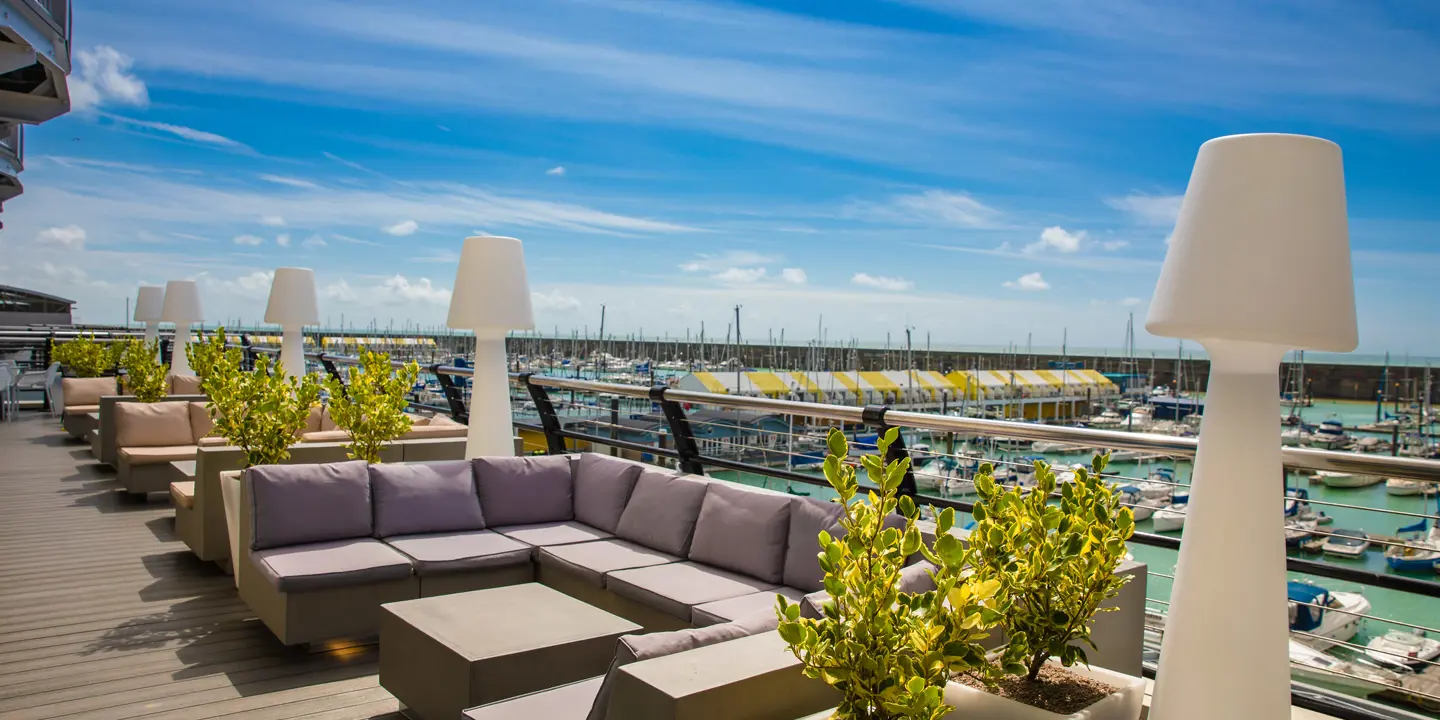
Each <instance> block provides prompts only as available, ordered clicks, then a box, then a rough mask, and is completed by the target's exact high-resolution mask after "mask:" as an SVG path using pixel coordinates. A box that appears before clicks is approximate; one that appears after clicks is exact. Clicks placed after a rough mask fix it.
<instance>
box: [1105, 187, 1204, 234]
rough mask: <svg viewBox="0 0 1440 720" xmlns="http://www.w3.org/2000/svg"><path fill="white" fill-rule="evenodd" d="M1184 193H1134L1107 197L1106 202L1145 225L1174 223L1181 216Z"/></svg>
mask: <svg viewBox="0 0 1440 720" xmlns="http://www.w3.org/2000/svg"><path fill="white" fill-rule="evenodd" d="M1184 200H1185V196H1184V195H1145V194H1142V193H1133V194H1130V195H1124V196H1121V197H1110V198H1105V204H1106V205H1109V206H1110V207H1112V208H1115V209H1116V210H1119V211H1120V212H1123V213H1125V214H1126V215H1128V216H1129V217H1130V218H1131V219H1132V220H1134V221H1135V222H1138V223H1141V224H1143V225H1155V226H1166V225H1174V224H1175V220H1176V219H1177V218H1179V217H1180V203H1181V202H1182V201H1184Z"/></svg>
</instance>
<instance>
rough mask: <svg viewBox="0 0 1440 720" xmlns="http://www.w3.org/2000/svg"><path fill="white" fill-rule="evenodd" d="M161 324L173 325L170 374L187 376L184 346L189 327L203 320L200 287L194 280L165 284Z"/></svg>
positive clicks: (186, 359)
mask: <svg viewBox="0 0 1440 720" xmlns="http://www.w3.org/2000/svg"><path fill="white" fill-rule="evenodd" d="M160 319H161V320H162V321H163V322H171V323H175V341H174V343H173V344H172V346H171V348H170V374H171V375H189V374H190V358H189V357H188V356H186V355H185V346H186V345H189V344H190V326H191V325H192V324H193V323H197V322H200V321H202V320H204V319H205V311H204V309H203V308H201V307H200V286H198V285H196V284H195V281H194V280H171V281H170V282H168V283H165V305H164V308H163V309H162V310H161V311H160Z"/></svg>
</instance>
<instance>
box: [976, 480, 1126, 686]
mask: <svg viewBox="0 0 1440 720" xmlns="http://www.w3.org/2000/svg"><path fill="white" fill-rule="evenodd" d="M1105 464H1106V456H1103V455H1097V456H1095V459H1094V461H1093V462H1092V464H1091V468H1090V470H1088V471H1087V470H1086V469H1085V468H1079V469H1077V470H1076V471H1075V480H1074V482H1069V483H1064V484H1062V485H1061V486H1060V493H1059V496H1060V502H1059V504H1058V505H1052V504H1050V503H1049V502H1048V500H1050V499H1051V496H1052V494H1054V492H1055V485H1056V482H1055V473H1054V472H1053V471H1051V469H1050V467H1049V466H1048V465H1046V464H1045V463H1043V462H1036V463H1035V482H1036V487H1035V489H1034V490H1032V491H1030V492H1028V493H1027V492H1025V491H1024V490H1022V489H1020V488H1014V489H1006V488H1004V487H1001V486H999V485H997V484H996V482H995V478H994V477H993V475H992V474H991V468H990V466H989V465H985V466H982V467H981V471H980V474H979V475H977V476H976V478H975V489H976V491H978V492H979V494H980V501H979V502H977V503H975V509H974V511H973V513H974V516H975V527H974V528H973V529H972V531H971V533H970V560H971V563H972V564H973V566H974V569H975V576H976V577H978V578H982V579H984V580H985V581H986V582H996V583H998V584H999V594H1000V595H1001V596H1003V597H1004V598H1005V599H1006V606H1007V610H1006V613H1005V618H1004V621H1003V623H1002V624H1003V626H1004V628H1005V631H1006V634H1007V637H1008V640H1009V644H1008V645H1007V646H1006V648H1005V651H1004V653H1003V656H1002V659H1001V665H1002V667H1003V669H1004V671H1005V672H1006V673H1007V674H1010V675H1023V676H1025V677H1026V678H1027V679H1028V680H1031V681H1034V680H1035V679H1036V678H1037V677H1039V674H1040V670H1041V668H1042V667H1043V666H1044V665H1045V662H1046V661H1047V660H1049V659H1050V658H1052V657H1053V658H1058V659H1059V660H1060V662H1061V664H1062V665H1064V666H1065V667H1070V666H1071V665H1074V664H1075V663H1077V662H1082V663H1085V664H1087V665H1088V664H1089V659H1088V658H1087V657H1086V654H1085V650H1084V648H1082V647H1080V645H1078V644H1075V643H1084V644H1086V645H1089V646H1090V647H1091V649H1094V648H1095V643H1094V642H1093V641H1091V639H1090V622H1091V620H1092V619H1093V618H1094V617H1095V614H1096V613H1097V612H1100V611H1101V608H1100V604H1101V603H1103V602H1105V601H1106V600H1107V599H1109V598H1112V597H1115V596H1116V595H1117V594H1119V592H1120V588H1121V587H1122V586H1123V585H1124V584H1125V582H1126V581H1127V580H1129V578H1128V577H1122V576H1117V575H1115V566H1116V565H1117V564H1118V563H1119V562H1120V560H1121V559H1122V558H1124V556H1125V541H1126V540H1128V539H1130V536H1131V534H1133V533H1134V531H1135V517H1134V514H1133V513H1131V511H1130V509H1129V508H1126V507H1122V506H1121V505H1120V495H1119V494H1118V493H1116V492H1115V491H1114V490H1113V489H1111V487H1110V486H1109V485H1107V484H1105V482H1104V481H1103V480H1102V479H1101V477H1100V473H1101V471H1103V470H1104V469H1105Z"/></svg>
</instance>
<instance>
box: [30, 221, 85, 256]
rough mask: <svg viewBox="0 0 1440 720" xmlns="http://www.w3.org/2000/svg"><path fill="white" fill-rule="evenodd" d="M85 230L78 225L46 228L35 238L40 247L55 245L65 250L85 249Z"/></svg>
mask: <svg viewBox="0 0 1440 720" xmlns="http://www.w3.org/2000/svg"><path fill="white" fill-rule="evenodd" d="M85 235H86V233H85V228H83V227H80V226H79V225H66V226H64V227H52V228H46V229H45V230H43V231H41V233H40V235H39V236H38V237H36V238H35V240H36V242H39V243H40V244H42V245H57V246H59V247H63V248H65V249H67V250H84V249H85Z"/></svg>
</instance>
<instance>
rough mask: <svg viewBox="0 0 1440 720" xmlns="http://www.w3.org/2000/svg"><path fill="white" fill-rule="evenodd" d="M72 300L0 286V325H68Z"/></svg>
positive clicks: (72, 304)
mask: <svg viewBox="0 0 1440 720" xmlns="http://www.w3.org/2000/svg"><path fill="white" fill-rule="evenodd" d="M74 305H75V301H74V300H67V299H66V298H62V297H59V296H56V295H49V294H46V293H42V292H38V291H35V290H26V289H24V288H18V287H12V286H9V285H0V325H69V324H70V310H71V308H72V307H74Z"/></svg>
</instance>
